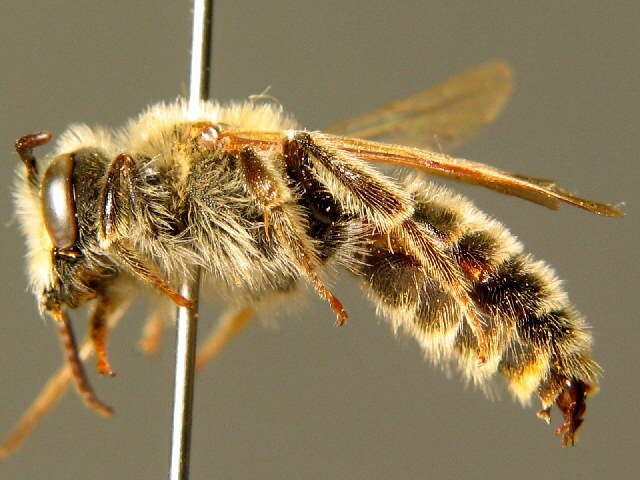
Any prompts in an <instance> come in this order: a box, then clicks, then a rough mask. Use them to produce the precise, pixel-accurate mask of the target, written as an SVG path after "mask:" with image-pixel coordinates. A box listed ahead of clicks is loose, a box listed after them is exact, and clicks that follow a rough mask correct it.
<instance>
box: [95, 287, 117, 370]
mask: <svg viewBox="0 0 640 480" xmlns="http://www.w3.org/2000/svg"><path fill="white" fill-rule="evenodd" d="M114 303H115V302H114V301H113V300H112V299H110V298H108V297H105V296H100V297H98V300H97V302H96V304H95V305H94V306H93V310H92V312H91V316H90V318H89V336H90V338H91V341H92V342H93V349H94V351H95V355H96V368H97V370H98V373H99V374H100V375H108V376H110V377H113V376H114V375H115V372H114V371H113V370H112V369H111V365H110V364H109V356H108V354H107V335H108V333H109V327H108V325H107V319H108V318H109V314H110V313H111V312H112V311H113V310H114V307H115V305H114Z"/></svg>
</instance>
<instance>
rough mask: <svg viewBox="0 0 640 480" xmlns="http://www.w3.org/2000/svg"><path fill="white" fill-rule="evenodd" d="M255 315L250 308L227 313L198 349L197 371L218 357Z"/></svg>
mask: <svg viewBox="0 0 640 480" xmlns="http://www.w3.org/2000/svg"><path fill="white" fill-rule="evenodd" d="M254 315H255V312H254V310H253V309H252V308H250V307H245V308H242V309H232V310H229V311H227V312H225V313H224V314H223V315H222V316H221V317H220V319H219V320H218V324H217V325H216V327H215V328H214V330H213V331H212V332H211V334H210V335H209V338H207V339H206V340H205V342H204V344H203V345H202V346H201V347H200V348H199V349H198V353H197V355H196V370H198V371H199V370H202V368H203V367H204V366H205V365H206V364H207V363H208V362H209V361H210V360H211V359H213V358H214V357H215V356H216V355H218V353H220V351H221V350H222V348H223V347H224V346H225V345H226V344H227V342H228V341H229V340H231V339H232V338H233V337H234V336H235V335H237V334H238V333H240V331H241V330H242V329H243V328H244V327H245V326H246V325H247V323H249V320H251V318H252V317H253V316H254Z"/></svg>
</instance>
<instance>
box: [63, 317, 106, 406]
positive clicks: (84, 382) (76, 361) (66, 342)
mask: <svg viewBox="0 0 640 480" xmlns="http://www.w3.org/2000/svg"><path fill="white" fill-rule="evenodd" d="M53 316H54V318H55V319H56V325H57V326H58V335H59V336H60V340H61V341H62V350H63V351H64V353H65V355H66V360H67V365H68V366H69V368H70V369H71V377H72V378H73V380H74V382H75V385H76V390H77V391H78V393H79V394H80V397H81V398H82V399H83V400H84V403H85V404H86V405H87V406H88V407H90V408H93V409H94V410H95V411H96V412H98V413H99V414H101V415H104V416H105V417H110V416H111V415H113V410H111V408H110V407H108V406H107V405H105V404H104V403H102V402H101V401H100V399H99V398H98V397H97V396H96V394H95V392H94V391H93V388H92V387H91V384H90V383H89V379H88V378H87V374H86V372H85V370H84V367H83V366H82V361H81V360H80V356H79V354H78V347H77V344H76V339H75V336H74V334H73V329H72V328H71V325H69V319H68V318H67V316H66V315H65V314H64V312H62V310H60V309H57V310H55V311H54V312H53Z"/></svg>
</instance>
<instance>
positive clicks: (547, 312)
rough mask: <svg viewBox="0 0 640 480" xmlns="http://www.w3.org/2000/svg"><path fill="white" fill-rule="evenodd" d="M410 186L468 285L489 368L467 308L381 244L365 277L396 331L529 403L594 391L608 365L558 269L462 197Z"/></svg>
mask: <svg viewBox="0 0 640 480" xmlns="http://www.w3.org/2000/svg"><path fill="white" fill-rule="evenodd" d="M407 189H408V190H409V191H410V192H415V193H414V199H415V202H416V208H415V213H414V216H413V221H414V222H416V223H417V224H422V225H424V226H426V227H428V228H429V230H430V231H433V232H436V233H437V235H438V236H439V237H440V238H441V239H443V240H444V242H445V243H446V245H448V247H447V250H448V255H449V256H450V259H452V260H453V261H454V264H456V265H457V266H458V267H459V269H460V272H461V276H462V277H463V278H464V279H466V281H467V282H468V283H467V285H466V289H467V291H468V292H469V296H470V298H471V299H472V300H473V303H474V308H475V309H476V312H477V313H478V314H479V316H480V317H481V318H482V320H483V327H482V328H483V330H484V332H485V336H486V340H487V343H488V351H489V352H488V353H489V354H488V357H487V360H486V362H485V363H484V364H482V365H481V364H480V362H478V344H477V339H476V337H475V336H474V334H473V332H472V330H471V329H470V328H469V326H468V325H467V324H466V322H465V321H464V317H463V314H462V313H461V311H460V308H459V306H458V305H457V304H456V302H455V301H454V300H453V299H452V298H451V297H450V295H449V294H447V293H446V292H445V289H444V288H443V287H442V286H441V285H439V284H438V283H437V282H436V281H435V280H434V279H433V278H430V277H429V275H428V273H427V272H426V269H425V268H423V267H422V266H421V265H420V263H419V262H418V261H417V259H415V258H414V257H413V256H412V255H410V254H408V253H406V252H402V251H400V252H397V251H395V252H392V251H391V250H390V248H389V247H386V248H385V244H384V242H382V241H378V242H374V243H373V246H372V247H370V249H369V251H368V253H367V254H366V256H365V258H363V266H362V267H361V269H360V272H359V273H360V274H361V275H362V277H363V278H364V279H365V283H366V287H367V291H368V294H369V296H370V297H371V298H372V299H373V300H374V301H375V303H376V305H377V307H378V311H379V312H380V313H381V314H382V315H383V316H385V317H386V318H387V319H388V320H389V321H390V322H391V324H392V325H393V327H394V329H398V328H402V329H403V330H406V331H407V332H408V333H410V334H411V335H412V336H414V337H415V338H416V340H417V341H418V342H419V343H420V344H421V346H422V347H423V348H424V349H425V352H426V353H427V355H428V357H430V358H432V359H433V360H434V361H440V360H444V359H447V358H456V359H457V363H458V365H459V367H460V370H461V371H462V372H463V374H464V375H465V376H466V377H467V378H469V379H471V380H473V381H474V382H475V383H477V384H483V383H484V382H485V380H486V379H487V378H488V377H489V376H491V374H492V373H494V372H495V371H499V372H500V373H502V374H503V375H504V377H505V378H506V380H507V382H508V383H509V387H510V390H511V391H512V392H513V394H514V395H515V396H516V397H517V398H518V399H519V400H521V401H523V402H524V401H526V400H527V399H528V398H529V397H530V395H531V393H533V392H534V391H536V389H537V390H538V394H539V395H540V398H541V400H542V403H543V407H547V406H548V405H549V404H551V403H552V402H553V401H554V400H555V399H556V397H558V395H559V394H560V393H562V391H563V388H564V387H563V382H566V381H572V380H575V381H579V382H583V383H584V384H585V385H586V386H587V387H588V388H590V389H592V388H594V387H595V385H596V383H597V375H598V372H599V367H598V366H597V364H596V363H595V362H593V360H592V359H591V353H590V343H591V337H590V335H589V333H588V332H587V330H586V326H585V324H584V321H583V320H582V318H581V317H580V316H579V315H578V314H577V313H576V312H575V310H574V309H573V308H572V306H571V304H570V303H569V301H568V299H567V296H566V294H565V293H564V291H563V290H562V288H561V286H560V282H559V281H558V279H557V278H556V277H555V275H554V273H553V271H552V270H551V269H550V268H549V267H548V266H547V265H546V264H544V263H543V262H540V261H537V260H534V259H533V258H532V257H530V256H528V255H525V254H523V253H522V246H521V245H520V244H519V243H518V242H517V240H516V239H515V238H514V237H513V236H512V235H511V234H510V233H509V232H508V231H507V230H506V229H505V228H504V227H503V226H502V225H500V224H499V223H498V222H496V221H494V220H491V219H489V218H487V217H486V216H485V215H484V214H482V213H481V212H479V211H478V210H476V209H475V208H474V207H473V206H472V205H471V204H470V203H469V202H468V201H467V200H465V199H463V198H462V197H460V196H457V195H453V194H451V193H450V192H448V191H446V190H444V189H441V188H435V187H432V186H429V185H425V184H424V183H421V182H409V183H408V185H407ZM390 247H391V248H392V246H390Z"/></svg>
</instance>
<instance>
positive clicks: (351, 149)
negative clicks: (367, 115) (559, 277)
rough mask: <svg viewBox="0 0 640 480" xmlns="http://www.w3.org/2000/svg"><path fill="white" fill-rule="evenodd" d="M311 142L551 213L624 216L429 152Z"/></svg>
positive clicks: (330, 138) (551, 187)
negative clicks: (566, 209) (571, 210)
mask: <svg viewBox="0 0 640 480" xmlns="http://www.w3.org/2000/svg"><path fill="white" fill-rule="evenodd" d="M312 138H313V140H314V141H315V142H316V143H317V144H318V145H321V146H324V147H325V148H329V149H331V150H333V151H342V152H344V155H345V156H346V157H349V156H351V157H355V158H358V159H361V160H368V161H373V162H385V163H392V164H395V165H402V166H406V167H413V168H419V169H421V170H424V171H426V172H429V173H433V174H436V175H440V176H443V177H449V178H454V179H456V180H460V181H462V182H467V183H472V184H475V185H482V186H484V187H487V188H490V189H492V190H495V191H497V192H500V193H504V194H507V195H513V196H516V197H520V198H524V199H526V200H529V201H532V202H535V203H538V204H540V205H544V206H545V207H548V208H551V209H554V210H557V209H558V208H559V207H560V203H559V202H565V203H568V204H571V205H575V206H576V207H580V208H583V209H585V210H588V211H590V212H593V213H597V214H598V215H605V216H608V217H621V216H623V213H622V212H621V211H620V210H619V209H618V208H616V207H614V206H612V205H608V204H604V203H598V202H594V201H591V200H587V199H585V198H581V197H578V196H576V195H574V194H572V193H571V192H568V191H567V190H564V189H562V188H560V187H557V186H556V185H555V184H554V183H553V182H552V181H550V180H543V179H539V178H534V177H528V176H524V175H518V174H514V173H509V172H506V171H504V170H500V169H497V168H494V167H490V166H489V165H485V164H482V163H478V162H472V161H469V160H464V159H462V158H455V157H451V156H449V155H444V154H441V153H436V152H432V151H429V150H422V149H417V148H412V147H404V146H399V145H386V144H382V143H377V142H371V141H367V140H361V139H357V138H347V137H338V136H334V135H327V134H322V133H314V134H312Z"/></svg>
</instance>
